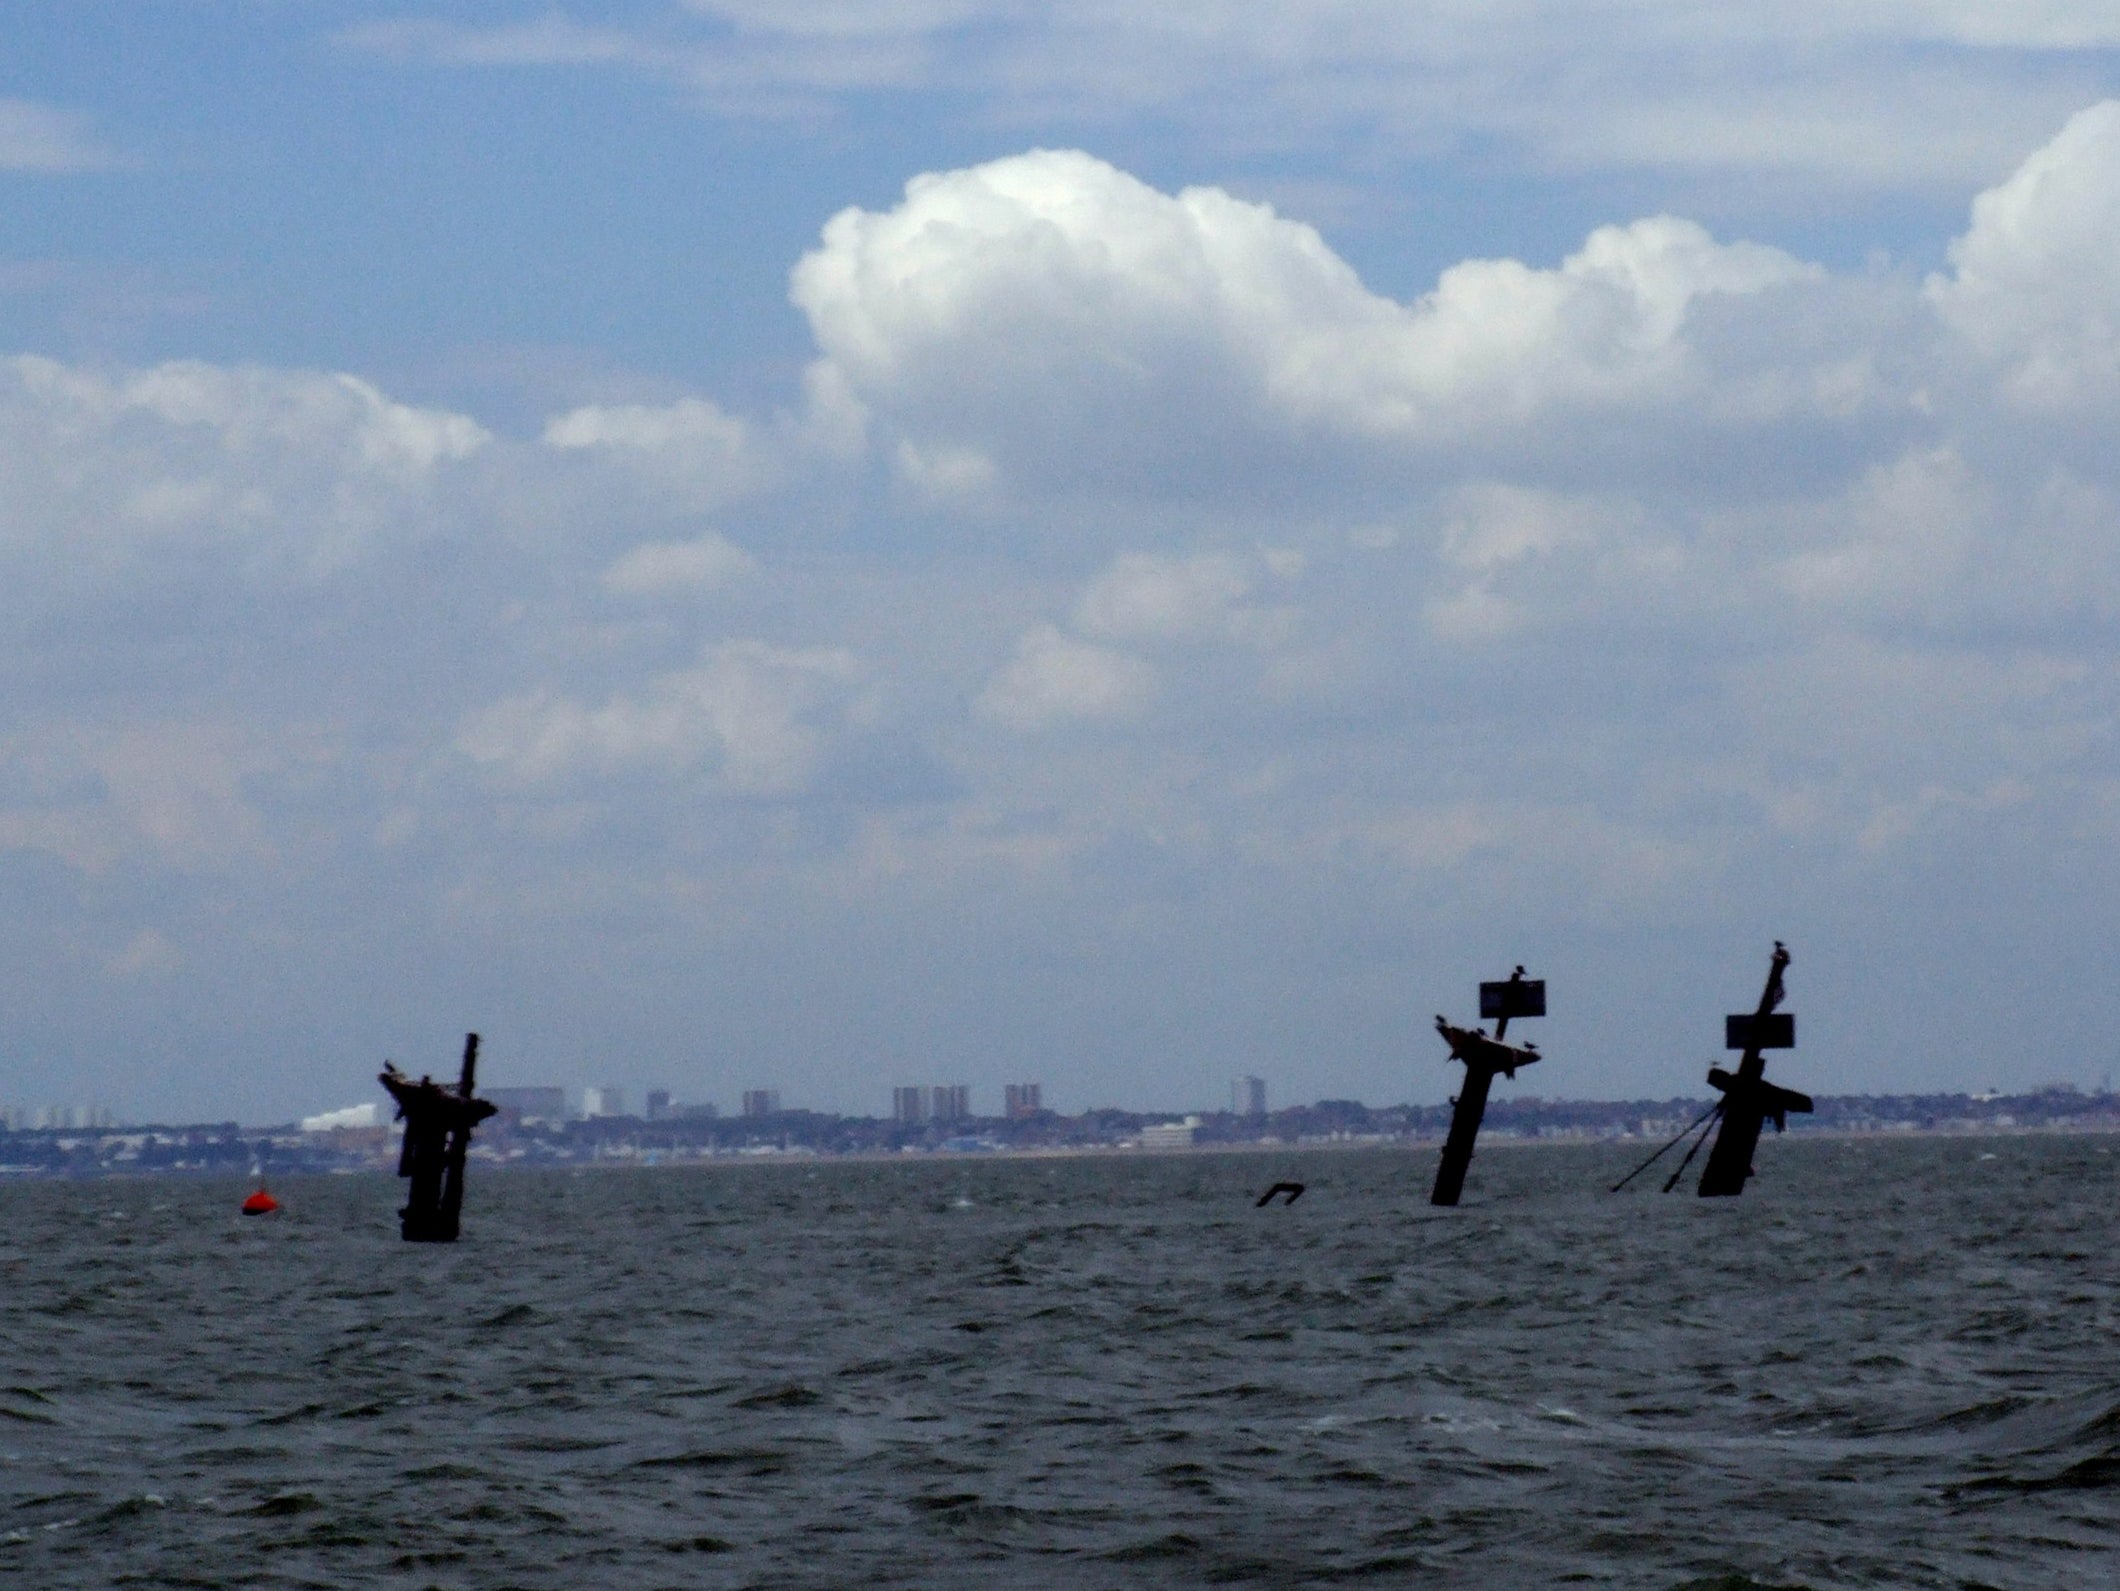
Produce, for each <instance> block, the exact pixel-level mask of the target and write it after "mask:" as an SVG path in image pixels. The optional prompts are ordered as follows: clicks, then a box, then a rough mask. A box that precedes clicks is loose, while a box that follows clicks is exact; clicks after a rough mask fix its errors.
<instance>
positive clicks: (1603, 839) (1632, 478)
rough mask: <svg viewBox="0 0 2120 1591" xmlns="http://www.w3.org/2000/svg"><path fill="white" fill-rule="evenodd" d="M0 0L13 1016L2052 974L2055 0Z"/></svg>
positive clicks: (2100, 21) (2092, 414)
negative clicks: (1124, 1)
mask: <svg viewBox="0 0 2120 1591" xmlns="http://www.w3.org/2000/svg"><path fill="white" fill-rule="evenodd" d="M0 41H4V45H0V904H4V910H0V1106H13V1107H16V1108H34V1107H38V1106H45V1105H60V1106H66V1105H72V1104H100V1105H104V1106H106V1107H108V1108H111V1109H114V1110H115V1111H117V1112H118V1113H119V1114H120V1115H121V1116H123V1117H127V1118H130V1119H133V1120H190V1119H224V1118H233V1119H239V1120H242V1121H245V1122H251V1123H263V1122H272V1121H280V1120H287V1119H291V1118H292V1117H294V1116H296V1115H300V1114H307V1113H310V1112H313V1111H318V1110H322V1109H325V1108H329V1107H333V1106H338V1105H343V1104H347V1103H350V1102H352V1101H355V1100H359V1099H364V1098H368V1097H371V1096H372V1095H373V1094H374V1093H375V1090H374V1086H373V1083H372V1078H373V1075H374V1073H375V1072H376V1070H377V1069H378V1066H379V1063H380V1062H381V1060H382V1059H383V1058H384V1057H386V1056H389V1057H392V1058H394V1059H396V1060H397V1061H398V1062H399V1063H400V1064H401V1065H407V1066H410V1067H412V1068H413V1069H414V1070H430V1069H431V1070H434V1071H437V1072H440V1071H443V1070H445V1069H447V1068H448V1067H449V1066H450V1065H451V1064H452V1063H453V1057H454V1055H455V1053H456V1050H457V1048H458V1046H459V1045H460V1043H461V1035H462V1034H463V1032H465V1031H466V1030H469V1029H474V1028H475V1029H477V1030H479V1031H480V1032H482V1033H483V1034H484V1035H485V1050H484V1057H485V1059H484V1071H483V1076H484V1078H485V1080H486V1081H488V1082H491V1083H493V1084H496V1085H500V1084H535V1083H563V1084H569V1085H573V1086H579V1085H582V1084H587V1083H597V1084H601V1083H605V1082H616V1083H619V1084H621V1085H624V1086H626V1087H628V1088H630V1089H633V1090H639V1089H643V1088H647V1087H658V1086H659V1087H667V1088H669V1089H671V1090H672V1091H673V1092H674V1093H675V1094H676V1095H677V1096H678V1098H680V1099H681V1100H689V1101H709V1100H711V1101H715V1102H718V1103H719V1104H720V1105H721V1106H722V1108H723V1109H725V1110H726V1109H731V1108H733V1107H734V1106H735V1104H736V1102H737V1096H738V1094H739V1093H740V1091H742V1090H744V1089H747V1088H766V1087H770V1088H777V1089H778V1090H779V1091H780V1093H781V1095H782V1098H783V1100H784V1102H785V1103H786V1104H788V1105H789V1106H801V1107H808V1108H814V1109H821V1110H836V1111H847V1112H854V1113H864V1114H869V1113H876V1114H880V1113H883V1112H884V1111H886V1110H887V1108H888V1105H889V1097H890V1096H889V1090H890V1089H891V1087H893V1086H894V1085H901V1084H919V1083H941V1082H966V1083H969V1084H970V1085H971V1088H972V1098H973V1104H974V1107H975V1109H982V1110H991V1109H994V1108H997V1107H998V1104H999V1099H1000V1091H1001V1087H1002V1085H1003V1084H1004V1083H1007V1082H1015V1081H1038V1082H1041V1083H1042V1084H1043V1086H1044V1090H1045V1099H1046V1102H1047V1103H1048V1104H1049V1105H1051V1106H1054V1107H1056V1108H1059V1109H1062V1110H1067V1111H1075V1110H1080V1109H1084V1108H1087V1107H1092V1106H1104V1105H1116V1106H1121V1107H1125V1108H1130V1109H1143V1110H1183V1109H1199V1108H1210V1107H1214V1106H1217V1105H1219V1104H1221V1103H1223V1102H1225V1101H1226V1100H1227V1098H1228V1088H1229V1082H1230V1080H1231V1079H1232V1078H1234V1077H1236V1076H1238V1075H1241V1074H1256V1075H1258V1076H1261V1077H1263V1078H1265V1079H1266V1080H1267V1082H1268V1086H1269V1090H1270V1094H1271V1098H1272V1101H1273V1103H1274V1104H1276V1105H1279V1104H1283V1103H1290V1102H1297V1101H1308V1100H1314V1099H1318V1098H1356V1099H1361V1100H1364V1101H1367V1102H1369V1103H1371V1104H1386V1103H1395V1102H1400V1101H1406V1100H1412V1101H1417V1102H1423V1103H1429V1102H1436V1101H1440V1100H1442V1099H1443V1098H1445V1097H1446V1096H1447V1095H1448V1094H1449V1093H1450V1092H1452V1090H1453V1088H1454V1085H1455V1077H1454V1074H1453V1070H1452V1069H1451V1068H1450V1067H1448V1066H1446V1065H1445V1064H1444V1055H1445V1052H1444V1049H1443V1046H1442V1045H1441V1043H1440V1041H1439V1040H1438V1039H1437V1038H1436V1036H1435V1035H1434V1033H1433V1032H1432V1030H1431V1027H1430V1023H1431V1018H1432V1016H1433V1014H1435V1013H1437V1012H1442V1013H1447V1014H1449V1015H1450V1016H1451V1017H1452V1018H1453V1020H1459V1021H1463V1020H1466V1019H1467V1018H1469V1017H1470V1016H1471V1015H1472V1013H1473V1012H1474V1011H1475V1010H1476V998H1477V997H1476V992H1475V985H1476V984H1477V983H1478V982H1479V981H1480V980H1482V979H1486V978H1497V977H1502V976H1504V975H1506V974H1507V972H1508V971H1509V969H1510V968H1511V967H1512V966H1513V965H1515V964H1517V963H1523V964H1525V965H1526V966H1527V967H1528V968H1529V970H1530V972H1531V973H1532V975H1534V976H1543V977H1545V978H1546V979H1547V980H1548V987H1549V1010H1550V1013H1551V1014H1550V1015H1549V1016H1548V1017H1547V1018H1546V1019H1545V1020H1544V1021H1542V1022H1540V1023H1537V1024H1531V1025H1528V1026H1529V1028H1530V1029H1531V1036H1535V1037H1536V1038H1537V1039H1538V1040H1539V1042H1540V1043H1541V1046H1542V1048H1543V1049H1544V1051H1545V1053H1546V1056H1547V1059H1546V1060H1545V1061H1544V1062H1542V1063H1541V1065H1540V1066H1539V1067H1538V1068H1537V1069H1536V1072H1535V1073H1534V1072H1527V1073H1525V1074H1523V1075H1522V1077H1521V1078H1520V1079H1519V1081H1518V1082H1517V1084H1515V1085H1514V1087H1515V1090H1516V1092H1518V1093H1527V1092H1536V1093H1541V1094H1544V1095H1546V1096H1548V1097H1589V1098H1629V1097H1654V1098H1664V1097H1669V1096H1672V1095H1677V1094H1701V1093H1703V1092H1704V1084H1703V1082H1702V1078H1703V1075H1704V1073H1705V1070H1706V1067H1707V1066H1708V1065H1709V1064H1711V1063H1713V1062H1716V1061H1718V1060H1719V1059H1720V1058H1721V1057H1720V1052H1719V1049H1718V1046H1719V1043H1720V1039H1721V1032H1722V1030H1721V1018H1722V1016H1723V1014H1724V1013H1726V1012H1730V1011H1738V1010H1744V1009H1749V1008H1750V1006H1751V1005H1752V1004H1753V1002H1754V1001H1755V1000H1756V998H1757V994H1758V989H1759V986H1760V982H1761V980H1762V978H1763V977H1764V975H1765V972H1766V963H1767V956H1768V953H1769V950H1770V949H1771V945H1772V942H1773V941H1774V940H1775V939H1777V938H1778V939H1783V940H1786V941H1787V942H1788V944H1789V946H1790V949H1791V951H1792V954H1793V956H1794V961H1793V964H1792V966H1791V968H1790V971H1789V974H1788V988H1789V1002H1788V1005H1789V1009H1791V1010H1793V1011H1795V1012H1796V1013H1797V1031H1798V1036H1799V1047H1798V1048H1797V1049H1796V1050H1795V1051H1794V1052H1793V1053H1791V1054H1789V1055H1786V1056H1780V1057H1777V1058H1775V1059H1774V1061H1773V1063H1772V1075H1774V1076H1776V1077H1778V1078H1780V1079H1781V1080H1783V1081H1784V1082H1786V1083H1788V1084H1790V1085H1791V1086H1796V1087H1801V1088H1807V1089H1809V1090H1810V1091H1812V1092H1817V1093H1876V1092H1893V1091H1918V1092H1932V1091H1944V1090H1952V1089H1980V1088H1985V1087H1991V1086H1993V1087H2002V1088H2023V1087H2031V1086H2037V1085H2041V1084H2045V1083H2049V1082H2059V1081H2067V1082H2073V1083H2075V1084H2077V1085H2078V1086H2082V1087H2095V1086H2098V1085H2099V1084H2100V1083H2101V1082H2102V1081H2104V1080H2105V1079H2107V1078H2108V1077H2109V1076H2110V1074H2111V1073H2112V1072H2113V1071H2114V1070H2115V1069H2116V1064H2115V1063H2116V1062H2120V967H2116V965H2115V962H2116V956H2115V948H2116V947H2115V938H2114V924H2115V915H2116V914H2115V909H2114V908H2115V904H2116V902H2120V860H2116V859H2120V845H2116V841H2120V746H2116V729H2120V449H2115V448H2114V447H2113V446H2112V442H2111V438H2112V436H2113V435H2114V431H2115V423H2116V421H2120V247H2116V244H2120V3H2102V4H2093V3H2087V0H2086V3H2072V0H2047V3H2029V4H2014V5H2009V6H2002V5H1985V4H1977V3H1974V0H1840V3H1837V4H1834V5H1831V6H1824V5H1817V4H1813V3H1809V0H1793V3H1790V0H1784V3H1778V4H1774V5H1764V4H1758V3H1755V0H1734V3H1721V4H1716V5H1703V4H1699V3H1697V0H1602V3H1599V0H1591V3H1573V4H1567V5H1560V4H1550V3H1544V0H1483V3H1481V4H1479V5H1468V4H1460V3H1456V0H1439V3H1433V4H1407V3H1403V0H1400V3H1382V0H1378V3H1370V0H1291V3H1290V4H1287V5H1282V6H1278V7H1272V8H1261V7H1257V6H1249V5H1238V4H1233V3H1224V0H1169V3H1166V4H1164V5H1161V6H1157V7H1153V8H1143V7H1139V6H1122V5H1116V4H1111V3H1109V0H1047V3H1043V4H1039V5H1035V6H1032V5H1023V4H1018V3H1015V0H819V3H816V4H812V5H808V6H803V7H789V6H785V5H766V4H763V3H760V0H613V3H610V4H593V3H587V0H464V3H458V4H447V5H443V4H421V3H418V0H404V3H394V4H393V3H377V4H353V3H339V0H182V3H179V0H147V3H142V0H123V3H116V0H77V3H73V4H69V5H66V6H50V5H44V4H37V3H29V0H0ZM1513 1031H1514V1030H1513ZM636 1097H638V1096H637V1094H636Z"/></svg>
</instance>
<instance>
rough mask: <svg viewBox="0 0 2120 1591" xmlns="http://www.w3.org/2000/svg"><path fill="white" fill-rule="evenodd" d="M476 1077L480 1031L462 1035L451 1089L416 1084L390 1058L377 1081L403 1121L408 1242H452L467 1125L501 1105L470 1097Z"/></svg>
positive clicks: (401, 1216)
mask: <svg viewBox="0 0 2120 1591" xmlns="http://www.w3.org/2000/svg"><path fill="white" fill-rule="evenodd" d="M477 1079H478V1035H477V1034H476V1033H466V1034H465V1035H464V1064H463V1069H462V1071H461V1072H460V1073H459V1074H458V1076H457V1082H456V1087H455V1089H454V1090H451V1089H448V1088H444V1087H443V1086H442V1085H441V1084H440V1083H437V1082H435V1081H434V1080H433V1079H432V1078H431V1077H422V1078H421V1079H420V1080H419V1081H418V1082H417V1083H415V1082H414V1081H413V1080H412V1079H411V1078H409V1077H407V1076H406V1075H405V1074H404V1073H403V1072H400V1071H399V1070H398V1069H397V1068H396V1067H395V1066H393V1065H392V1064H390V1063H389V1062H388V1061H385V1062H384V1063H383V1074H382V1076H381V1078H379V1079H378V1081H380V1082H381V1083H382V1085H383V1087H384V1088H386V1089H388V1090H389V1091H390V1097H391V1098H392V1099H394V1100H396V1101H397V1107H398V1115H399V1117H401V1118H402V1119H403V1121H404V1123H405V1144H404V1147H403V1149H401V1150H400V1151H399V1152H398V1175H399V1176H401V1177H404V1178H407V1179H408V1180H409V1181H410V1183H411V1186H410V1187H408V1188H407V1189H406V1190H405V1208H404V1209H402V1210H400V1211H399V1212H398V1220H399V1226H398V1230H399V1232H400V1234H401V1235H402V1236H403V1237H404V1239H405V1241H406V1242H407V1243H454V1242H455V1241H456V1237H457V1227H458V1221H459V1217H460V1216H461V1215H462V1212H463V1208H464V1157H465V1156H466V1155H467V1154H468V1153H469V1152H470V1149H471V1129H472V1128H473V1127H476V1126H477V1125H478V1124H479V1123H480V1122H482V1121H484V1120H485V1119H486V1118H487V1117H488V1116H491V1115H493V1114H494V1113H495V1112H496V1111H498V1110H499V1109H500V1107H499V1106H498V1105H495V1104H493V1103H491V1102H490V1101H488V1100H483V1099H474V1098H473V1097H472V1090H473V1088H474V1087H475V1086H476V1083H477Z"/></svg>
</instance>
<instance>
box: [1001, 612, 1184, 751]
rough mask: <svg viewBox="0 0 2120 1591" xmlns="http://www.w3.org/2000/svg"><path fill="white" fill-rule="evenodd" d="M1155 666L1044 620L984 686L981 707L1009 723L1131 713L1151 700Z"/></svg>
mask: <svg viewBox="0 0 2120 1591" xmlns="http://www.w3.org/2000/svg"><path fill="white" fill-rule="evenodd" d="M1155 683H1156V678H1155V672H1154V671H1153V670H1152V669H1151V668H1150V667H1149V666H1148V665H1147V664H1146V663H1144V662H1142V661H1141V660H1140V659H1139V658H1137V657H1132V656H1129V655H1128V654H1127V653H1125V652H1121V651H1118V650H1116V649H1114V648H1112V647H1108V646H1098V645H1096V644H1095V643H1093V642H1089V641H1084V640H1080V639H1077V638H1076V637H1074V636H1071V635H1068V634H1066V633H1064V632H1063V631H1061V630H1059V629H1058V628H1056V627H1054V626H1053V625H1049V624H1047V625H1040V626H1038V627H1037V628H1036V629H1034V630H1031V631H1029V632H1027V633H1026V634H1024V635H1023V636H1022V637H1021V638H1019V639H1018V641H1017V643H1016V655H1015V656H1014V657H1013V658H1011V659H1010V660H1009V662H1008V663H1007V664H1006V665H1005V666H1004V667H1003V668H1002V669H1001V671H1000V672H999V673H998V674H996V675H995V676H994V677H993V678H992V679H991V680H989V681H988V682H987V685H986V688H985V689H984V690H983V691H981V692H980V694H979V699H978V704H977V705H978V707H979V710H980V712H982V713H983V714H985V715H986V716H987V717H989V718H992V719H994V720H995V721H997V722H999V723H1001V724H1005V725H1007V726H1008V727H1009V728H1011V729H1020V730H1038V729H1047V728H1050V727H1052V726H1054V725H1056V724H1062V723H1067V722H1070V721H1077V720H1081V721H1092V722H1094V721H1099V720H1110V719H1125V718H1131V717H1133V716H1134V715H1135V714H1137V713H1139V712H1140V711H1141V710H1142V709H1143V708H1144V707H1146V706H1147V704H1148V701H1149V699H1150V696H1151V695H1152V694H1153V692H1154V690H1155Z"/></svg>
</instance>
